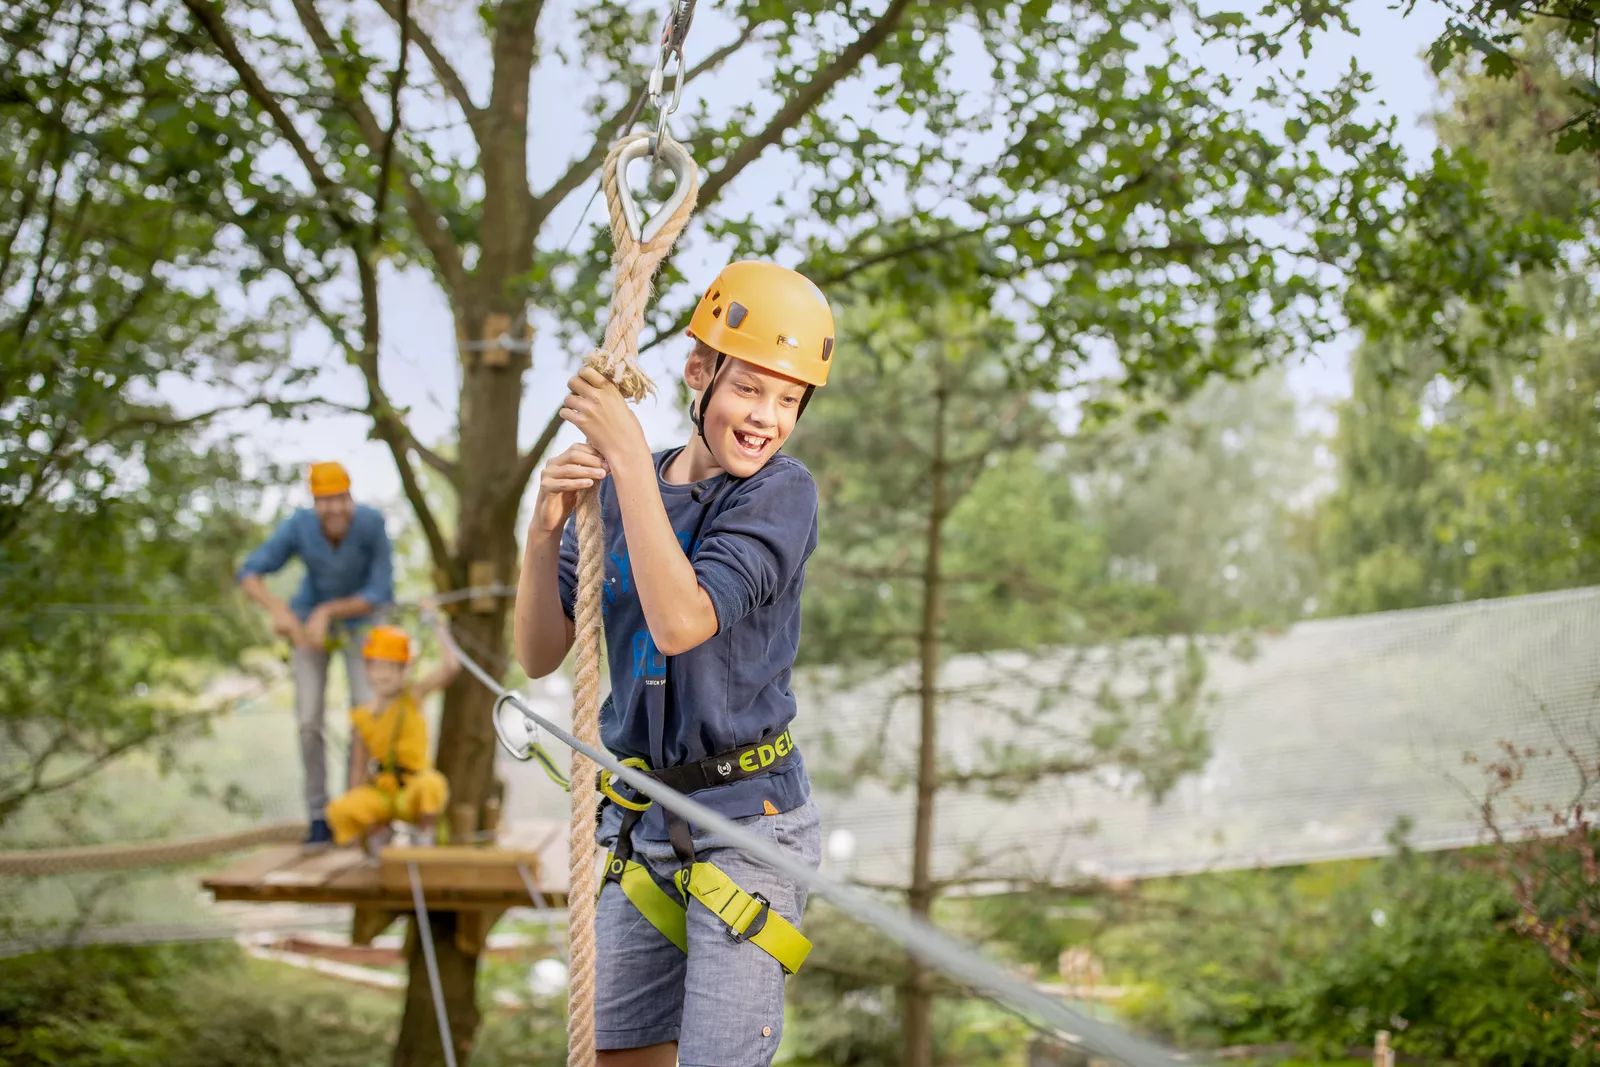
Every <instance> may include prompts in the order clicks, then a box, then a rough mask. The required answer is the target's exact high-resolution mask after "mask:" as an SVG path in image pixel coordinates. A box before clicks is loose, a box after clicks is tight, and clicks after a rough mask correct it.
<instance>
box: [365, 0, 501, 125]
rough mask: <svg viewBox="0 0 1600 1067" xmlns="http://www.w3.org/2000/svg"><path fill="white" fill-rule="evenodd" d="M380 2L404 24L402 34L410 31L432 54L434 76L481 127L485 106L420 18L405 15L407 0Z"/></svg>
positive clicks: (424, 50) (425, 51) (471, 122)
mask: <svg viewBox="0 0 1600 1067" xmlns="http://www.w3.org/2000/svg"><path fill="white" fill-rule="evenodd" d="M378 4H379V6H381V7H382V8H383V10H384V11H386V12H387V13H388V15H389V17H390V18H392V19H394V21H395V24H396V25H397V26H399V27H400V33H401V36H402V37H404V36H405V35H406V33H407V32H408V28H407V27H408V25H409V33H410V36H411V39H412V40H413V41H415V42H416V43H417V47H418V48H420V49H422V54H423V55H425V56H427V57H428V65H429V66H430V67H432V68H433V74H434V77H436V78H438V79H439V84H440V85H442V86H444V90H445V92H447V93H449V94H450V97H451V99H453V100H454V101H455V102H456V105H457V106H458V107H460V108H461V110H462V111H463V112H464V113H465V114H466V116H467V124H468V125H469V126H471V127H472V128H473V130H474V131H476V130H477V124H478V120H479V119H480V118H481V117H482V112H483V109H482V108H480V107H479V106H478V105H477V104H474V103H473V102H472V94H471V93H469V92H467V83H466V82H464V81H462V80H461V75H460V74H458V73H456V68H455V67H453V66H452V65H451V64H450V61H449V60H448V59H446V58H445V56H444V53H443V52H441V51H439V46H438V45H436V44H434V42H433V38H432V37H430V36H429V35H428V33H427V31H426V30H424V29H423V28H422V27H421V26H418V25H417V20H416V19H415V18H412V17H411V16H410V14H409V13H406V14H404V15H403V16H402V11H403V10H404V7H403V5H404V0H378Z"/></svg>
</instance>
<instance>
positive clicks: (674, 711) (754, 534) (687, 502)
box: [515, 261, 833, 1067]
mask: <svg viewBox="0 0 1600 1067" xmlns="http://www.w3.org/2000/svg"><path fill="white" fill-rule="evenodd" d="M688 332H689V335H690V336H691V337H693V338H694V340H695V342H696V344H695V348H694V350H693V352H692V353H691V355H690V356H689V358H688V361H687V364H686V366H685V368H684V380H685V381H686V383H687V384H688V386H689V388H690V389H691V390H692V391H693V393H694V395H695V401H694V404H693V406H692V407H691V413H690V414H691V420H692V422H693V424H694V429H695V432H694V434H693V435H692V436H691V437H690V440H689V442H688V443H687V444H686V445H684V446H681V447H679V448H674V449H669V450H666V451H663V452H658V453H655V454H654V455H652V454H651V452H650V449H649V447H648V445H647V444H646V443H645V438H644V432H643V429H642V427H641V426H640V424H639V421H638V419H637V417H636V416H635V415H634V413H633V412H632V410H630V408H629V407H628V405H627V403H626V402H625V401H624V400H623V398H622V395H621V394H620V393H619V391H618V390H617V388H616V387H615V386H613V385H612V384H611V382H609V381H608V380H607V379H606V378H605V376H604V375H602V374H600V373H599V371H597V370H595V369H593V368H585V369H584V370H583V371H582V372H581V373H580V374H578V375H577V376H576V377H574V378H573V379H572V380H571V382H570V383H569V387H570V388H571V390H572V392H571V395H569V396H568V397H567V399H566V402H565V404H564V406H563V408H562V411H561V417H562V418H563V419H565V420H566V421H567V422H569V423H571V424H572V425H573V426H575V427H577V428H578V429H579V430H581V431H583V433H584V435H585V436H586V437H587V439H588V441H587V443H586V444H578V445H574V446H573V447H572V448H570V449H568V450H567V451H565V452H564V453H562V454H561V455H560V456H557V457H556V458H554V459H553V460H551V461H550V462H549V464H548V465H547V466H546V467H545V470H544V473H543V475H542V476H541V480H540V484H539V491H538V496H537V499H536V501H535V504H534V516H533V520H532V522H531V524H530V526H529V529H528V538H527V545H526V548H525V550H524V562H523V568H522V574H521V578H520V584H519V588H518V592H517V602H516V614H515V640H516V651H517V656H518V659H519V660H520V662H521V663H522V666H523V668H524V669H525V670H526V671H527V673H528V674H529V676H530V677H542V676H544V675H547V674H549V673H550V672H551V671H553V670H555V669H556V668H557V667H558V666H560V664H561V662H562V660H563V659H564V658H565V656H566V654H567V651H568V649H569V648H571V646H572V643H573V636H574V626H573V622H572V616H573V610H574V598H575V589H576V584H577V578H576V570H577V556H578V551H577V536H576V532H575V524H574V523H573V522H569V521H568V520H569V517H570V516H571V515H572V513H573V510H574V507H575V506H576V503H577V498H578V495H579V493H580V492H582V491H583V490H585V489H588V488H589V487H591V486H599V487H600V488H599V492H600V507H601V513H602V516H603V519H604V526H605V558H606V564H605V592H604V616H605V623H604V625H605V636H606V644H607V646H608V648H609V650H610V664H611V667H610V670H611V697H610V698H609V699H608V700H607V702H606V704H605V706H604V708H603V709H602V711H601V717H600V727H601V736H602V740H603V741H604V743H605V746H606V747H607V748H609V749H610V750H611V751H612V752H614V753H616V754H617V755H618V756H619V757H620V758H623V759H625V760H626V761H628V762H629V763H630V765H633V766H637V767H640V768H643V769H646V770H647V772H648V773H649V774H650V775H651V776H652V777H654V778H656V779H658V780H660V781H661V782H663V783H665V784H667V785H669V786H671V787H673V788H675V789H678V790H680V791H682V792H685V793H692V794H695V798H696V799H697V800H699V801H701V802H702V803H704V804H706V805H707V806H709V807H712V808H713V809H715V810H717V811H718V812H720V813H721V814H723V815H726V816H728V817H730V818H734V819H736V820H739V821H740V822H741V823H742V824H743V825H746V826H750V827H752V828H754V829H756V831H757V832H759V833H761V834H762V835H763V836H765V837H767V838H769V839H771V840H772V841H774V842H775V843H776V844H777V845H779V846H780V847H783V848H785V849H788V850H791V851H793V852H794V853H796V854H797V855H799V856H802V857H804V859H805V861H806V862H808V863H810V864H812V865H813V866H815V865H816V864H817V863H818V862H819V859H820V837H821V832H820V826H819V820H818V816H817V810H816V807H815V806H814V805H813V804H812V802H811V797H810V779H809V778H808V776H807V774H806V771H805V766H804V764H803V762H802V760H801V758H800V754H799V752H798V750H797V749H796V748H795V745H794V742H793V739H792V738H791V736H790V733H789V724H790V722H791V721H792V720H793V719H794V716H795V710H796V708H795V698H794V695H793V693H792V692H791V691H790V689H789V675H790V670H791V668H792V666H793V663H794V658H795V654H796V652H797V650H798V646H799V639H800V592H801V588H802V586H803V584H804V579H805V563H806V560H807V558H808V557H809V556H810V554H811V552H812V550H813V549H814V548H815V547H816V544H817V490H816V486H815V483H813V481H812V479H811V475H810V473H809V472H808V471H807V470H806V469H805V467H804V466H803V465H802V464H801V463H800V462H799V461H798V460H795V459H793V458H791V457H789V456H786V455H782V454H781V453H780V451H779V450H780V449H781V448H782V446H783V444H784V441H785V440H786V439H787V438H788V436H789V434H790V432H791V431H792V430H793V429H794V426H795V422H796V420H797V419H798V418H799V417H800V413H801V412H802V411H803V410H804V408H805V406H806V402H807V401H808V400H809V399H810V397H811V393H812V391H813V390H814V389H815V388H817V387H818V386H821V385H823V384H825V383H826V381H827V377H828V370H829V367H830V365H831V362H830V361H831V358H832V355H833V316H832V313H831V311H830V310H829V308H828V302H827V300H826V298H825V297H824V296H823V295H822V293H821V291H820V290H818V289H817V287H816V286H815V285H813V284H812V283H811V282H810V281H809V280H807V279H806V278H805V277H803V276H802V275H800V274H798V273H796V272H794V271H792V270H788V269H787V268H784V267H780V266H778V265H777V264H774V263H766V262H755V261H746V262H738V263H732V264H729V265H728V266H727V267H725V268H724V269H723V271H722V272H721V273H720V274H719V275H718V276H717V278H716V280H715V281H713V282H712V284H711V286H710V287H709V288H708V289H707V290H706V291H705V294H704V296H703V297H702V298H701V300H700V303H699V305H698V307H697V308H696V309H695V313H694V316H693V318H692V320H691V323H690V326H689V331H688ZM601 787H602V792H603V793H604V795H605V800H604V801H603V802H602V807H601V812H600V817H599V826H598V838H599V840H600V842H601V844H602V845H603V846H604V847H607V848H609V849H610V850H611V855H610V856H609V857H608V858H607V864H606V872H607V873H606V878H605V881H604V883H602V888H601V893H600V898H599V902H598V906H597V912H596V965H595V968H596V969H595V983H596V985H595V997H594V1001H595V1006H594V1011H595V1019H594V1036H595V1047H596V1048H597V1050H599V1062H600V1063H601V1064H610V1065H612V1067H624V1065H626V1067H656V1065H660V1067H672V1065H673V1064H675V1063H676V1064H682V1065H683V1067H743V1065H746V1064H750V1065H756V1064H763V1065H764V1064H768V1063H770V1062H771V1060H772V1056H773V1054H774V1052H775V1051H776V1050H777V1047H778V1041H779V1038H780V1037H781V1034H782V1029H783V982H784V977H785V974H786V973H793V972H794V971H795V970H796V969H797V968H798V967H799V966H800V963H801V962H802V961H803V960H804V958H805V955H806V953H807V952H808V951H809V949H810V944H809V942H807V941H806V940H805V938H804V937H802V936H801V935H800V933H799V931H798V930H797V929H796V928H795V924H798V923H799V921H800V917H801V914H802V912H803V911H804V908H805V896H806V894H805V889H804V887H802V886H798V885H795V884H794V883H792V882H791V881H790V880H789V879H787V878H784V877H782V876H781V875H779V874H778V873H777V872H776V871H774V870H772V869H771V868H769V867H767V866H766V865H764V864H762V863H760V862H758V861H756V860H752V859H750V858H747V857H746V856H745V855H743V854H742V853H740V852H739V851H738V850H736V849H734V848H731V847H729V846H728V845H727V843H726V842H724V841H721V840H719V839H718V837H717V836H716V835H715V834H713V833H709V832H706V831H702V830H700V829H698V828H692V827H689V826H688V825H686V824H685V823H683V822H682V821H681V820H679V819H677V818H676V817H675V816H670V815H667V814H665V813H664V812H663V811H662V810H661V809H660V808H658V807H652V806H650V805H649V803H648V801H643V800H641V799H640V798H636V797H631V796H626V795H624V794H623V793H622V792H619V791H618V789H617V788H614V785H613V783H612V782H611V781H610V779H609V776H606V777H603V778H602V783H601ZM641 916H642V918H643V919H645V920H648V921H646V922H641V921H640V919H641Z"/></svg>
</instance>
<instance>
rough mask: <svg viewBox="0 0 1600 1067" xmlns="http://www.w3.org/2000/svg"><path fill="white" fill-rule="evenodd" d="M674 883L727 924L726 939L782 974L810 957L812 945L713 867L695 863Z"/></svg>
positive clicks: (762, 901) (769, 908)
mask: <svg viewBox="0 0 1600 1067" xmlns="http://www.w3.org/2000/svg"><path fill="white" fill-rule="evenodd" d="M685 876H687V881H688V885H687V886H686V887H685V886H684V881H685ZM646 877H648V875H647V876H646ZM677 882H678V885H679V887H680V890H681V889H682V888H687V889H688V890H689V892H690V893H691V894H693V896H694V898H695V899H696V900H698V901H699V902H700V903H702V904H704V905H705V906H706V907H707V908H709V909H710V910H711V914H713V915H715V916H716V917H717V918H719V919H721V920H722V921H723V922H725V923H727V924H728V936H730V937H732V938H733V939H734V940H735V941H748V942H750V943H751V944H752V945H754V946H756V947H757V948H759V949H760V950H761V951H763V952H765V953H766V954H767V955H769V956H771V957H772V958H773V959H775V960H777V961H778V963H779V964H781V965H782V967H783V970H784V973H786V974H793V973H795V972H796V971H798V970H799V969H800V965H801V964H802V963H804V962H805V961H806V957H807V956H809V955H810V954H811V942H810V941H809V940H808V939H807V938H806V936H805V935H804V934H802V933H801V932H800V931H799V930H796V929H795V928H794V926H793V925H792V924H791V923H790V922H789V920H788V919H785V918H784V917H783V916H782V915H779V914H778V913H777V912H775V911H773V910H772V906H771V905H770V904H768V903H767V902H766V901H765V900H762V899H760V898H759V897H755V896H752V895H750V894H749V893H746V892H745V891H744V890H743V889H740V888H739V886H738V884H737V883H736V882H734V880H733V879H732V878H729V877H728V876H727V875H726V874H725V873H723V871H722V868H720V867H718V866H717V865H716V864H715V863H704V862H696V863H695V865H694V866H693V867H692V868H690V869H689V870H688V871H679V872H678V877H677ZM662 896H666V894H665V893H663V894H662ZM646 918H648V916H646ZM663 932H665V931H663Z"/></svg>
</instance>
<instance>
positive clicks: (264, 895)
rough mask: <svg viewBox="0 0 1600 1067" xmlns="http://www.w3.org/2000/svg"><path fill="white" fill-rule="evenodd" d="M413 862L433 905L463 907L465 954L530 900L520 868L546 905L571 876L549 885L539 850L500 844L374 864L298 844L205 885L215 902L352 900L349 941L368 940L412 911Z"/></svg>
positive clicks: (351, 853) (393, 852) (400, 851)
mask: <svg viewBox="0 0 1600 1067" xmlns="http://www.w3.org/2000/svg"><path fill="white" fill-rule="evenodd" d="M412 863H415V864H416V865H417V876H418V881H419V882H420V883H421V884H422V894H423V899H424V900H425V902H426V904H427V907H428V910H429V911H453V912H458V913H460V917H459V919H458V920H457V923H456V944H457V945H458V946H459V947H460V948H461V950H462V951H463V952H470V953H473V954H476V953H477V952H479V951H480V950H481V949H482V947H483V944H484V941H485V940H486V939H487V938H488V936H489V931H490V930H491V929H493V928H494V924H495V922H496V921H498V920H499V918H500V916H501V915H503V914H505V912H506V909H507V908H514V907H532V906H533V904H534V901H533V900H532V899H531V898H530V896H529V893H528V888H527V884H526V883H525V882H524V881H523V878H522V873H521V871H519V869H518V868H519V867H520V868H522V869H525V870H526V871H527V873H528V876H529V878H530V879H531V880H532V881H533V884H534V886H535V887H536V888H537V889H538V890H539V892H540V894H541V895H543V896H544V898H545V901H544V902H545V903H546V904H547V905H549V906H551V907H565V906H566V885H565V881H566V879H565V878H562V879H561V884H560V885H546V884H544V880H543V879H541V878H540V874H541V872H542V870H543V865H542V864H541V863H540V862H539V855H538V853H537V852H532V851H518V850H511V849H501V848H474V847H465V846H440V847H437V848H400V847H390V848H386V849H384V850H383V852H382V853H381V855H380V857H379V862H378V863H377V864H372V863H368V862H366V860H365V858H364V857H363V856H362V854H361V853H360V852H359V851H357V850H355V849H348V848H340V849H328V850H326V851H324V852H319V853H312V854H310V855H307V854H305V853H304V852H302V850H301V849H300V847H299V846H298V845H285V846H280V847H277V848H270V849H264V850H262V851H261V852H258V853H256V854H255V855H253V856H250V857H248V858H246V859H243V860H240V861H239V862H238V863H236V864H234V865H233V866H231V867H227V868H225V869H223V870H221V871H218V872H217V873H216V874H213V875H211V876H210V877H208V878H205V879H204V880H202V881H201V883H200V884H201V885H202V886H204V887H205V888H206V889H208V890H210V891H211V895H212V896H213V897H214V898H215V899H217V900H238V901H258V902H274V903H292V904H349V905H353V906H354V907H355V922H354V927H353V929H352V931H351V936H350V940H351V941H352V942H353V943H355V944H357V945H366V944H371V943H372V939H373V938H374V937H376V936H377V935H378V934H380V933H382V932H383V931H384V930H385V929H387V928H388V927H389V924H391V923H392V922H394V920H395V919H397V918H399V917H400V916H402V915H410V914H412V911H413V905H412V897H411V882H410V877H409V869H408V865H409V864H412Z"/></svg>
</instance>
